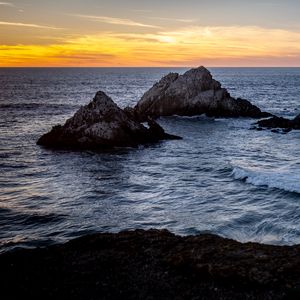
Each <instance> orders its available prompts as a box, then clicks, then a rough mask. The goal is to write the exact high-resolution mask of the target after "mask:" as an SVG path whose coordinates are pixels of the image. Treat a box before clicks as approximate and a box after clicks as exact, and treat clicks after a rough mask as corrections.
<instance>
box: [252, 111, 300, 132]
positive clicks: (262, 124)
mask: <svg viewBox="0 0 300 300" xmlns="http://www.w3.org/2000/svg"><path fill="white" fill-rule="evenodd" d="M256 124H257V125H258V126H259V128H267V129H272V128H273V129H274V128H276V129H277V128H280V129H283V130H284V132H288V131H291V130H292V129H300V114H299V115H297V116H296V117H295V118H294V119H292V120H290V119H286V118H282V117H276V116H274V117H272V118H269V119H265V120H260V121H258V122H257V123H256Z"/></svg>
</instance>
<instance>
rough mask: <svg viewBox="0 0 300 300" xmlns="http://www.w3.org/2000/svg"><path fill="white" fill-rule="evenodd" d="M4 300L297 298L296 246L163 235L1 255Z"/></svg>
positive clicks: (299, 265) (96, 239) (299, 257)
mask: <svg viewBox="0 0 300 300" xmlns="http://www.w3.org/2000/svg"><path fill="white" fill-rule="evenodd" d="M0 272H1V286H2V288H1V298H2V299H21V298H24V299H300V245H296V246H270V245H262V244H257V243H245V244H242V243H239V242H236V241H234V240H230V239H225V238H221V237H219V236H216V235H210V234H202V235H197V236H184V237H182V236H176V235H174V234H172V233H170V232H169V231H167V230H148V231H144V230H136V231H124V232H120V233H116V234H112V233H99V234H94V235H88V236H84V237H81V238H78V239H75V240H72V241H70V242H68V243H66V244H62V245H55V246H50V247H47V248H41V249H33V250H28V249H27V250H25V249H23V250H17V251H14V252H9V253H5V254H2V255H0Z"/></svg>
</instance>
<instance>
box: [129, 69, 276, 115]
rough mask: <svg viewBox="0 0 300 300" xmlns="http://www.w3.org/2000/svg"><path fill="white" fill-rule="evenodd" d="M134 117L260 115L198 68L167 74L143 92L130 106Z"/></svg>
mask: <svg viewBox="0 0 300 300" xmlns="http://www.w3.org/2000/svg"><path fill="white" fill-rule="evenodd" d="M133 113H134V116H135V117H136V118H137V119H139V120H145V119H146V118H147V117H148V116H151V117H154V118H157V117H159V116H170V115H180V116H193V115H201V114H206V115H207V116H214V117H252V118H262V117H268V116H271V114H269V113H266V112H262V111H261V110H260V109H259V108H258V107H256V106H255V105H252V104H251V103H250V102H249V101H247V100H245V99H240V98H238V99H234V98H232V97H231V96H230V94H229V93H228V91H227V90H226V89H224V88H222V87H221V84H220V82H218V81H216V80H214V79H213V78H212V75H211V74H210V72H209V71H208V70H207V69H206V68H204V67H199V68H196V69H191V70H189V71H187V72H186V73H184V74H183V75H179V74H177V73H170V74H168V75H167V76H165V77H163V78H162V79H161V80H160V81H159V82H158V83H156V84H155V85H154V86H153V87H152V88H151V89H150V90H149V91H147V92H146V93H145V94H144V95H143V97H142V98H141V100H140V101H139V102H138V103H137V105H136V106H135V108H134V112H133Z"/></svg>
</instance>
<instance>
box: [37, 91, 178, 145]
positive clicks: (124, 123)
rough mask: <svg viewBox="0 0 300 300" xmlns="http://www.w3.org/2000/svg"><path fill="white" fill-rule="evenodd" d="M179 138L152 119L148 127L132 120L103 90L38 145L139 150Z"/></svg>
mask: <svg viewBox="0 0 300 300" xmlns="http://www.w3.org/2000/svg"><path fill="white" fill-rule="evenodd" d="M158 128H159V129H158ZM176 138H179V137H176V136H173V135H169V134H166V133H165V132H164V130H163V129H162V128H161V127H160V126H159V125H158V124H157V123H155V122H154V121H153V120H151V122H150V123H149V128H146V127H145V126H144V125H142V124H141V123H139V122H137V121H135V120H133V119H132V118H130V116H129V115H128V114H126V113H125V112H124V111H123V110H122V109H121V108H119V107H118V106H117V104H115V103H114V102H113V101H112V99H111V98H110V97H108V96H107V95H106V94H105V93H103V92H101V91H100V92H97V94H96V96H95V98H94V99H93V101H91V102H90V103H89V104H88V105H86V106H83V107H81V108H80V109H79V110H78V111H77V112H76V113H75V115H74V116H73V117H72V118H70V119H68V120H67V121H66V123H65V124H64V125H63V126H61V125H58V126H55V127H53V128H52V130H51V131H50V132H49V133H46V134H44V135H43V136H42V137H40V138H39V140H38V142H37V144H39V145H43V146H47V147H54V148H57V147H59V148H61V147H63V148H65V147H67V148H95V149H101V148H111V147H136V146H138V145H139V144H147V143H153V142H157V141H159V140H164V139H176Z"/></svg>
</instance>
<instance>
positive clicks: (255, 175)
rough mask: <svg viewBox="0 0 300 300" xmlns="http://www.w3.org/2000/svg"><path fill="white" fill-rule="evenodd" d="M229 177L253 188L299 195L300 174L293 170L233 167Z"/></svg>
mask: <svg viewBox="0 0 300 300" xmlns="http://www.w3.org/2000/svg"><path fill="white" fill-rule="evenodd" d="M231 176H233V177H234V178H235V179H237V180H243V181H245V182H246V183H250V184H253V185H255V186H267V187H269V188H276V189H281V190H284V191H287V192H293V193H299V194H300V174H299V172H297V170H295V172H293V168H279V169H276V170H262V169H260V168H249V169H247V168H244V167H234V168H233V170H232V172H231Z"/></svg>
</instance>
